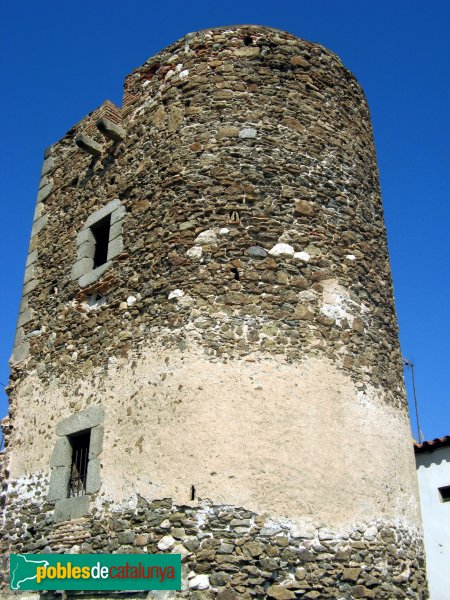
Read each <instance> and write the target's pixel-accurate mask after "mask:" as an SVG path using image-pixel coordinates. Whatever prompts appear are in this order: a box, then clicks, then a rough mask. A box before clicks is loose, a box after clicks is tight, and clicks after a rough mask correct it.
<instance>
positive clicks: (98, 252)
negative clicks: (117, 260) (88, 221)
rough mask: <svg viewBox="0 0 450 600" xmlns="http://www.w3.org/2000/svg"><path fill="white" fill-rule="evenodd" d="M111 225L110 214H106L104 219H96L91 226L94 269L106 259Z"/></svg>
mask: <svg viewBox="0 0 450 600" xmlns="http://www.w3.org/2000/svg"><path fill="white" fill-rule="evenodd" d="M110 227H111V215H108V216H106V217H105V218H104V219H101V220H100V221H97V223H94V225H92V227H91V231H92V234H93V236H94V239H95V250H94V269H96V268H97V267H100V266H101V265H104V264H105V262H106V261H107V260H108V243H109V230H110Z"/></svg>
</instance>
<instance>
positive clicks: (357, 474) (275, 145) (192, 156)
mask: <svg viewBox="0 0 450 600" xmlns="http://www.w3.org/2000/svg"><path fill="white" fill-rule="evenodd" d="M8 389H9V394H10V412H9V416H8V418H7V419H6V421H5V422H4V426H5V429H6V431H7V452H6V457H5V465H6V466H7V469H8V472H9V475H8V487H7V490H6V506H5V509H4V523H3V531H4V542H3V544H4V549H3V551H4V552H47V551H54V552H71V551H77V552H78V551H80V552H102V553H105V552H106V553H108V552H118V553H125V552H157V551H162V550H164V551H167V552H171V551H173V552H180V553H182V555H183V565H184V567H183V568H184V580H183V581H184V590H183V591H182V592H178V593H177V594H178V596H179V597H193V598H199V599H200V598H215V597H218V598H222V600H228V599H231V598H240V597H242V598H250V597H256V598H264V597H271V598H296V597H300V596H301V597H304V598H345V599H352V598H380V599H381V598H393V597H397V596H398V597H403V596H404V595H405V594H408V597H411V598H425V597H426V583H425V578H424V561H423V548H422V532H421V523H420V512H419V503H418V493H417V482H416V479H415V466H414V454H413V450H412V447H411V441H410V439H411V434H410V428H409V420H408V414H407V404H406V399H405V391H404V387H403V379H402V360H401V354H400V349H399V344H398V334H397V321H396V315H395V309H394V302H393V292H392V283H391V275H390V268H389V260H388V253H387V246H386V234H385V229H384V223H383V213H382V204H381V196H380V190H379V183H378V171H377V165H376V157H375V149H374V145H373V136H372V129H371V123H370V116H369V111H368V107H367V103H366V100H365V97H364V94H363V92H362V90H361V88H360V86H359V84H358V83H357V81H356V79H355V78H354V76H353V75H352V74H351V73H350V72H349V71H348V70H347V69H346V68H345V67H344V66H343V65H342V63H341V62H340V60H339V59H338V58H337V57H336V56H335V55H334V54H333V53H332V52H330V51H328V50H326V49H325V48H323V47H322V46H320V45H318V44H313V43H310V42H306V41H303V40H300V39H298V38H296V37H294V36H293V35H291V34H288V33H285V32H282V31H278V30H274V29H270V28H267V27H259V26H237V27H229V28H226V27H221V28H217V29H211V30H205V31H201V32H198V33H194V34H189V35H187V36H185V37H184V38H183V39H181V40H180V41H178V42H176V43H174V44H173V45H171V46H169V47H168V48H166V49H164V50H162V51H161V52H160V53H159V54H157V55H156V56H154V57H152V58H150V59H149V60H148V61H147V62H146V63H144V65H142V67H140V68H138V69H137V70H136V71H134V72H133V73H131V74H130V75H129V76H128V77H127V78H126V80H125V89H124V98H123V105H122V107H117V106H115V105H114V104H112V103H111V102H108V101H106V102H105V103H104V104H103V105H102V106H101V107H100V108H99V109H97V110H96V111H94V112H93V113H91V114H89V115H87V116H86V117H85V118H84V119H83V120H82V121H80V122H79V123H78V124H77V125H75V126H74V127H73V128H72V129H71V130H70V131H69V132H68V133H67V134H66V135H65V136H64V137H63V138H62V139H61V140H60V141H58V142H56V143H55V144H54V145H53V146H51V147H50V148H49V149H48V150H47V151H46V153H45V160H44V165H43V170H42V180H41V186H40V190H39V194H38V201H37V205H36V215H35V222H34V225H33V231H32V237H31V242H30V250H29V258H28V261H27V268H26V272H25V281H24V289H23V298H22V303H21V309H20V314H19V320H18V326H17V336H16V342H15V347H14V352H13V356H12V371H11V379H10V383H9V388H8ZM82 432H89V436H90V438H89V439H90V442H89V443H90V445H89V456H88V463H87V471H86V477H85V481H83V486H84V488H83V492H84V493H83V494H82V495H81V496H79V497H70V494H69V492H68V489H69V488H68V486H70V482H69V479H70V477H71V465H72V462H73V451H72V449H71V448H72V446H71V444H72V443H73V438H74V436H77V435H78V434H80V433H82ZM30 531H32V532H33V533H30ZM169 538H170V539H169ZM162 540H165V541H162ZM189 573H190V574H191V575H190V576H189ZM192 573H194V575H192ZM197 575H204V576H205V577H203V578H201V581H202V582H203V583H202V585H201V586H198V585H197V584H196V583H194V584H193V583H192V581H193V580H194V581H198V580H195V577H196V576H197ZM199 588H200V589H199ZM202 594H203V595H202ZM87 597H89V596H87ZM136 597H139V596H136ZM142 597H145V595H144V596H142Z"/></svg>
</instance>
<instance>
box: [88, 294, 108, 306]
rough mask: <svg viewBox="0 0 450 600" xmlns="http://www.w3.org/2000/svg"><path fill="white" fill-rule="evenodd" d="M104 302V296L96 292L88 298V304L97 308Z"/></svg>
mask: <svg viewBox="0 0 450 600" xmlns="http://www.w3.org/2000/svg"><path fill="white" fill-rule="evenodd" d="M105 303H106V297H105V296H103V295H102V294H99V293H98V292H95V293H94V294H92V295H91V296H89V299H88V306H90V307H91V308H92V307H95V308H97V307H98V306H103V304H105Z"/></svg>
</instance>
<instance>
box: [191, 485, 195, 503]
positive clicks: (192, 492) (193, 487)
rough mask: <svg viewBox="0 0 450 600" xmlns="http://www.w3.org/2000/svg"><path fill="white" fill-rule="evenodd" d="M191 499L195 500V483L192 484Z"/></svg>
mask: <svg viewBox="0 0 450 600" xmlns="http://www.w3.org/2000/svg"><path fill="white" fill-rule="evenodd" d="M191 500H195V485H191Z"/></svg>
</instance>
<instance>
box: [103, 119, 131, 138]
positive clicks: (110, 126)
mask: <svg viewBox="0 0 450 600" xmlns="http://www.w3.org/2000/svg"><path fill="white" fill-rule="evenodd" d="M96 125H97V128H98V130H99V131H101V133H102V134H103V135H104V136H106V137H107V138H109V139H111V140H114V141H115V142H121V141H122V140H124V139H125V135H126V132H125V129H124V128H123V127H121V126H120V125H117V123H113V122H112V121H111V120H110V119H107V118H106V117H103V118H101V119H99V120H98V121H97V123H96Z"/></svg>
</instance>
